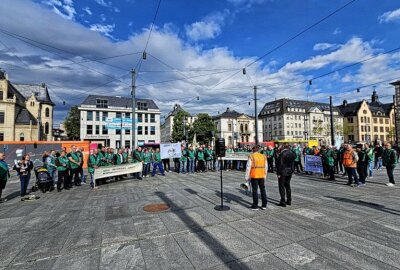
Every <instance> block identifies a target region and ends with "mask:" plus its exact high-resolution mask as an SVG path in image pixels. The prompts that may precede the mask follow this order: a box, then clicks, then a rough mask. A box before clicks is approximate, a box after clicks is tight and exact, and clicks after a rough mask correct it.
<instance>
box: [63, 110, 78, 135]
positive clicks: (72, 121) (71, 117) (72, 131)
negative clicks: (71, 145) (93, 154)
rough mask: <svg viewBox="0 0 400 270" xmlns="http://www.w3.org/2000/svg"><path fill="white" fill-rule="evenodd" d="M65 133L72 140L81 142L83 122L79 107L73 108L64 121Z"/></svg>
mask: <svg viewBox="0 0 400 270" xmlns="http://www.w3.org/2000/svg"><path fill="white" fill-rule="evenodd" d="M64 126H65V131H66V132H67V137H68V139H70V140H73V141H74V140H79V139H80V137H81V122H80V112H79V110H78V106H74V107H71V109H70V110H69V112H68V115H67V117H65V119H64Z"/></svg>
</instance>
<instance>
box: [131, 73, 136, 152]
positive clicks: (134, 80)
mask: <svg viewBox="0 0 400 270" xmlns="http://www.w3.org/2000/svg"><path fill="white" fill-rule="evenodd" d="M131 73H132V91H131V95H132V140H131V150H132V153H133V151H134V150H135V149H136V116H135V111H136V71H135V70H134V69H132V71H131Z"/></svg>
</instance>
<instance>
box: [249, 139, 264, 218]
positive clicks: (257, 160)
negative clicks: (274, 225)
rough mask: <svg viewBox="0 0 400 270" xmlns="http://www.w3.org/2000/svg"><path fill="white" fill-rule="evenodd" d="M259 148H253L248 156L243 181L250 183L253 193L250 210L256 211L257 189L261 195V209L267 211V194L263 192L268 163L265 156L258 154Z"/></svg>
mask: <svg viewBox="0 0 400 270" xmlns="http://www.w3.org/2000/svg"><path fill="white" fill-rule="evenodd" d="M258 151H259V146H254V147H253V153H252V154H250V155H249V159H248V160H247V166H246V176H245V179H246V180H247V181H249V180H250V182H251V189H252V192H253V204H252V206H251V207H250V208H251V209H252V210H258V187H260V193H261V209H262V210H265V209H267V193H266V191H265V180H266V179H267V169H266V168H268V162H267V158H266V156H265V155H263V154H261V153H259V152H258Z"/></svg>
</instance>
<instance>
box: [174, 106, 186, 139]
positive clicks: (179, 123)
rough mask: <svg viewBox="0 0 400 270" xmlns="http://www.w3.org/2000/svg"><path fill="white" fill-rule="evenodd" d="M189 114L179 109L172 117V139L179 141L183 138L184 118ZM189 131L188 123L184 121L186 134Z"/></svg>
mask: <svg viewBox="0 0 400 270" xmlns="http://www.w3.org/2000/svg"><path fill="white" fill-rule="evenodd" d="M189 116H190V114H189V113H188V112H185V111H183V110H182V111H179V112H178V113H177V114H176V115H175V117H174V124H173V127H172V140H174V142H180V141H183V140H185V132H184V118H185V117H189ZM189 132H190V125H188V124H187V123H186V134H189Z"/></svg>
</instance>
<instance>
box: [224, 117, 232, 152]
mask: <svg viewBox="0 0 400 270" xmlns="http://www.w3.org/2000/svg"><path fill="white" fill-rule="evenodd" d="M221 122H222V119H221ZM231 122H232V147H233V148H235V128H234V123H233V119H232V120H231Z"/></svg>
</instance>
